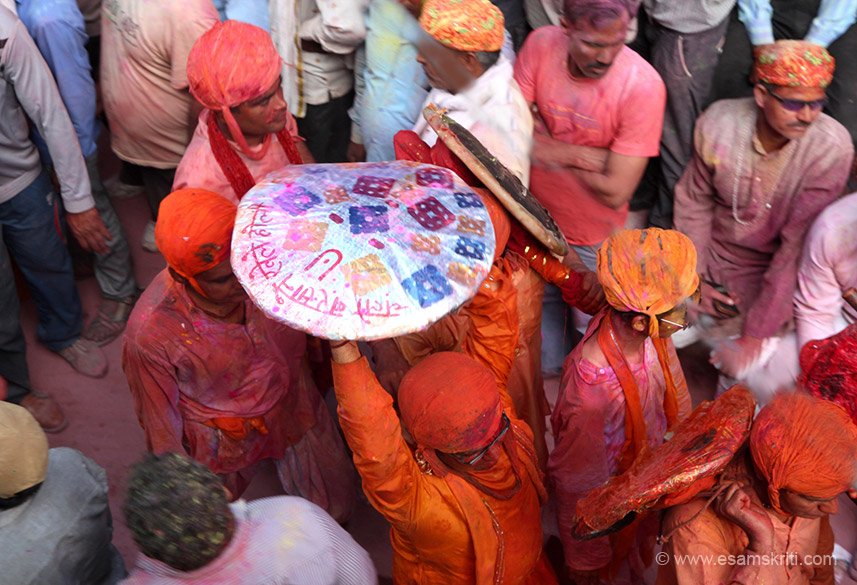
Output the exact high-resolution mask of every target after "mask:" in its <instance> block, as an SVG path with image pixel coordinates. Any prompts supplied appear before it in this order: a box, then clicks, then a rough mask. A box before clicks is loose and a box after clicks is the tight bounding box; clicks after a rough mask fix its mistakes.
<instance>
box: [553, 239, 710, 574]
mask: <svg viewBox="0 0 857 585" xmlns="http://www.w3.org/2000/svg"><path fill="white" fill-rule="evenodd" d="M598 279H599V280H600V281H601V284H602V285H604V293H605V295H606V297H607V302H608V303H609V305H610V306H609V308H607V309H606V310H604V311H602V312H601V313H599V314H598V315H596V316H595V317H594V318H593V319H592V321H591V322H590V324H589V329H588V330H587V332H586V334H585V335H584V337H583V340H582V341H581V342H580V344H579V345H578V346H577V347H576V348H575V349H574V351H572V352H571V353H570V354H569V356H568V358H567V359H566V360H565V363H564V364H563V379H562V382H561V384H560V393H559V397H558V398H557V403H556V407H555V408H554V412H553V414H552V415H551V426H552V427H553V433H554V439H555V440H556V447H555V449H554V450H553V451H552V452H551V454H550V457H549V458H548V474H549V475H550V477H551V480H552V482H553V485H554V487H555V490H556V498H557V500H556V501H557V519H558V523H559V530H560V539H561V540H562V544H563V548H564V550H565V562H566V565H567V566H568V568H569V572H570V575H571V578H572V580H573V581H574V582H575V583H597V582H599V581H598V579H599V578H600V579H602V580H603V581H604V582H609V583H636V584H640V583H642V582H643V573H644V572H645V569H646V564H647V563H649V562H651V553H652V549H653V546H654V540H655V536H656V535H657V530H658V522H657V518H656V517H655V516H648V517H644V518H643V519H641V520H640V521H638V522H635V523H634V524H632V525H631V526H629V527H627V528H625V529H624V530H623V531H622V532H620V533H619V534H618V535H617V536H616V537H614V538H615V544H613V541H612V540H611V538H610V537H602V538H598V539H595V540H590V541H580V540H576V539H575V538H574V537H573V536H572V535H571V530H572V527H573V526H574V522H573V518H574V513H575V508H576V506H577V502H578V501H579V500H580V499H581V498H583V497H584V496H585V495H586V494H587V493H588V492H589V491H590V490H592V489H594V488H596V487H599V486H600V485H602V484H603V483H605V482H606V481H607V480H608V479H610V477H612V476H615V475H619V474H621V473H622V472H624V471H625V470H627V469H628V468H629V467H630V466H631V464H632V463H633V462H634V460H635V459H636V458H637V457H639V456H640V455H641V454H642V453H645V452H646V451H647V450H648V449H650V448H654V447H657V446H658V445H660V444H661V443H663V441H664V434H665V433H666V431H667V430H668V429H669V428H670V427H672V426H673V425H674V424H675V423H676V422H678V421H679V420H681V419H683V418H684V417H686V416H687V415H688V414H689V413H690V410H691V403H690V395H689V394H688V392H687V383H686V382H685V379H684V374H683V372H682V370H681V365H680V364H679V361H678V357H677V356H676V354H675V348H674V347H673V344H672V341H671V340H670V339H669V337H670V336H671V335H672V334H673V333H675V332H676V331H679V330H681V329H684V328H685V327H687V306H688V303H689V302H690V299H691V297H693V300H694V301H695V300H698V298H697V297H696V291H697V290H698V288H699V277H698V276H697V273H696V251H695V250H694V248H693V244H691V242H690V240H689V239H688V238H687V237H686V236H684V235H682V234H680V233H678V232H675V231H672V230H666V231H665V230H661V229H658V228H650V229H647V230H626V231H621V232H618V233H616V234H614V235H613V236H611V237H610V238H608V239H607V241H606V242H604V244H603V245H602V246H601V249H599V250H598Z"/></svg>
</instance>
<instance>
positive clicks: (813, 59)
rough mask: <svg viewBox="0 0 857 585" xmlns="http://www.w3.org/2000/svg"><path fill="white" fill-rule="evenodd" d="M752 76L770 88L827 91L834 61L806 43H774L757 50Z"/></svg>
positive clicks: (828, 55)
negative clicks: (812, 88)
mask: <svg viewBox="0 0 857 585" xmlns="http://www.w3.org/2000/svg"><path fill="white" fill-rule="evenodd" d="M755 53H756V75H757V76H758V77H759V81H761V82H763V83H770V84H771V85H782V86H794V87H821V88H827V86H829V85H830V82H831V81H832V80H833V70H834V69H835V68H836V60H835V59H834V58H833V57H832V56H831V55H830V53H828V52H827V49H825V48H824V47H822V46H819V45H816V44H813V43H808V42H806V41H777V42H776V43H773V44H771V45H765V46H762V47H759V48H758V49H756V51H755Z"/></svg>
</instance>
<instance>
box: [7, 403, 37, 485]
mask: <svg viewBox="0 0 857 585" xmlns="http://www.w3.org/2000/svg"><path fill="white" fill-rule="evenodd" d="M47 471H48V438H47V437H46V436H45V432H44V431H43V430H42V427H40V426H39V423H38V422H36V419H34V418H33V415H32V414H30V411H29V410H27V409H26V408H23V407H21V406H18V405H17V404H12V403H10V402H0V498H11V497H12V496H14V495H15V494H17V493H19V492H22V491H24V490H27V489H30V488H31V487H33V486H35V485H38V484H40V483H42V482H43V481H44V480H45V475H46V474H47Z"/></svg>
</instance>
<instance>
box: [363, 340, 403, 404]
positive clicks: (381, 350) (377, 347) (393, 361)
mask: <svg viewBox="0 0 857 585" xmlns="http://www.w3.org/2000/svg"><path fill="white" fill-rule="evenodd" d="M372 354H373V355H374V357H375V376H376V377H377V378H378V382H379V383H380V384H381V386H382V387H383V388H384V390H386V391H387V392H389V393H390V395H392V396H396V395H397V394H398V392H399V383H400V382H401V381H402V378H404V377H405V374H407V373H408V370H410V369H411V365H410V364H409V363H408V361H407V360H406V359H405V356H403V355H402V352H401V350H399V346H398V345H396V342H395V341H393V340H392V339H382V340H381V341H376V342H375V343H373V344H372Z"/></svg>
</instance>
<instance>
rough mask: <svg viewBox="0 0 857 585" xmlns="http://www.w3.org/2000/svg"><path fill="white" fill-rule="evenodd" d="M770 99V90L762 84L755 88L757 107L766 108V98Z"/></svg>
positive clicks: (754, 94) (754, 95)
mask: <svg viewBox="0 0 857 585" xmlns="http://www.w3.org/2000/svg"><path fill="white" fill-rule="evenodd" d="M766 97H768V89H767V88H766V87H765V86H764V85H762V84H761V83H757V84H756V85H755V86H753V98H754V99H755V100H756V105H757V106H759V107H760V108H764V107H765V98H766Z"/></svg>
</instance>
